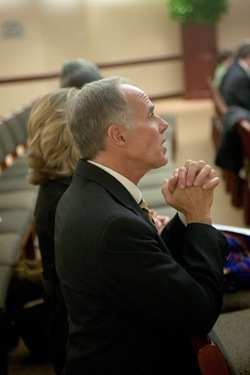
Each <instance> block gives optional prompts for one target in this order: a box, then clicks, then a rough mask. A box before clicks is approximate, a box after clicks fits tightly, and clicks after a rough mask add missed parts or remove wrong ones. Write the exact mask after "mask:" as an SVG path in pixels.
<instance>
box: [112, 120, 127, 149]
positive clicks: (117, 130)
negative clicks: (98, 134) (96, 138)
mask: <svg viewBox="0 0 250 375" xmlns="http://www.w3.org/2000/svg"><path fill="white" fill-rule="evenodd" d="M108 138H109V139H110V140H111V141H112V142H114V143H116V144H117V145H118V144H119V145H122V144H124V143H125V142H126V138H125V131H124V127H122V126H119V125H110V126H109V128H108Z"/></svg>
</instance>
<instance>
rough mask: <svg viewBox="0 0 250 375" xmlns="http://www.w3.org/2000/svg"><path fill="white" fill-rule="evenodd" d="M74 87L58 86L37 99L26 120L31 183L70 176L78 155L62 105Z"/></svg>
mask: <svg viewBox="0 0 250 375" xmlns="http://www.w3.org/2000/svg"><path fill="white" fill-rule="evenodd" d="M77 92H78V89H75V88H61V89H58V90H56V91H54V92H52V93H49V94H47V95H45V96H43V97H42V98H40V99H38V100H37V101H36V102H35V104H34V107H33V108H32V111H31V114H30V118H29V122H28V133H29V152H28V162H29V168H30V171H29V175H28V179H29V181H30V183H32V184H34V185H43V184H45V183H46V182H47V181H48V180H53V179H56V178H60V177H66V176H71V175H72V173H73V170H74V169H75V166H76V163H77V160H78V159H79V158H80V154H79V151H78V150H77V148H76V146H75V144H74V142H73V138H72V135H71V131H70V129H69V127H68V126H67V122H66V116H65V108H66V105H67V102H68V100H69V98H71V97H72V96H74V95H75V94H76V93H77Z"/></svg>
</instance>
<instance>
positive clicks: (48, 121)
mask: <svg viewBox="0 0 250 375" xmlns="http://www.w3.org/2000/svg"><path fill="white" fill-rule="evenodd" d="M76 92H78V89H75V88H61V89H58V90H56V91H54V92H52V93H49V94H47V95H45V96H43V97H42V98H40V99H39V100H37V102H36V103H35V105H34V107H33V109H32V112H31V115H30V119H29V123H28V131H29V167H30V173H29V176H28V178H29V181H30V182H31V183H32V184H35V185H39V193H38V198H37V203H36V208H35V225H36V232H37V237H38V241H39V248H40V251H41V256H42V263H43V281H44V291H45V315H46V323H47V327H46V328H47V333H48V345H49V352H50V355H51V359H52V361H53V364H54V368H55V372H56V374H61V372H62V368H63V365H64V358H65V346H66V339H67V332H68V324H67V310H66V306H65V304H64V301H63V298H62V294H61V290H60V286H59V281H58V277H57V274H56V269H55V256H54V219H55V212H56V207H57V203H58V201H59V199H60V198H61V196H62V195H63V193H64V192H65V190H66V189H67V188H68V186H69V184H70V182H71V176H72V173H73V170H74V168H75V165H76V163H77V161H78V159H79V157H80V155H79V152H78V151H77V149H76V147H75V144H74V143H73V140H72V136H71V132H70V130H69V128H68V126H67V124H66V120H65V107H66V106H67V101H68V100H69V98H70V97H72V96H73V95H74V94H75V93H76Z"/></svg>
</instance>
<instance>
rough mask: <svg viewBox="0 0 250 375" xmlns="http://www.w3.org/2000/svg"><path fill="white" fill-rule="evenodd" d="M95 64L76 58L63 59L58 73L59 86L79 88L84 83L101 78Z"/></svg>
mask: <svg viewBox="0 0 250 375" xmlns="http://www.w3.org/2000/svg"><path fill="white" fill-rule="evenodd" d="M101 78H102V76H101V73H100V71H99V68H98V67H97V65H95V64H93V63H91V62H89V61H87V60H84V59H76V60H69V61H65V62H64V64H63V67H62V70H61V74H60V87H76V88H78V89H80V88H81V87H82V86H84V85H86V83H90V82H93V81H97V80H99V79H101Z"/></svg>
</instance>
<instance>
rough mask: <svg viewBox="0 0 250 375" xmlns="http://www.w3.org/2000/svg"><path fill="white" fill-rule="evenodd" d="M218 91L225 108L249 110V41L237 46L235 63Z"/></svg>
mask: <svg viewBox="0 0 250 375" xmlns="http://www.w3.org/2000/svg"><path fill="white" fill-rule="evenodd" d="M219 91H220V93H221V95H222V98H223V99H224V101H225V103H226V105H227V106H238V107H242V108H245V109H247V110H250V40H249V39H247V40H245V41H243V43H242V44H241V45H240V46H239V48H238V50H237V52H236V57H235V61H234V62H233V63H232V64H231V65H230V67H229V68H228V70H227V72H226V74H225V75H224V77H223V79H222V82H221V85H220V87H219Z"/></svg>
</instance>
